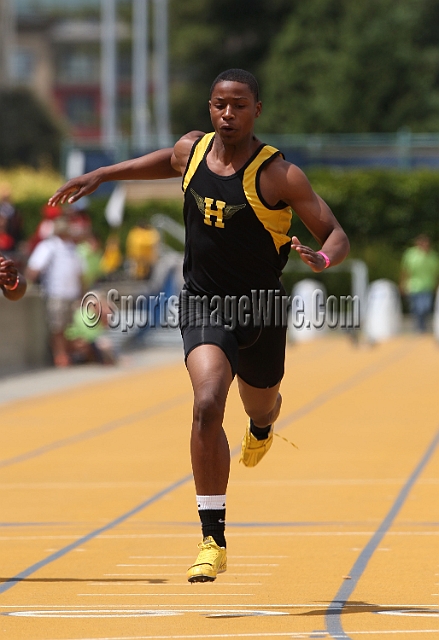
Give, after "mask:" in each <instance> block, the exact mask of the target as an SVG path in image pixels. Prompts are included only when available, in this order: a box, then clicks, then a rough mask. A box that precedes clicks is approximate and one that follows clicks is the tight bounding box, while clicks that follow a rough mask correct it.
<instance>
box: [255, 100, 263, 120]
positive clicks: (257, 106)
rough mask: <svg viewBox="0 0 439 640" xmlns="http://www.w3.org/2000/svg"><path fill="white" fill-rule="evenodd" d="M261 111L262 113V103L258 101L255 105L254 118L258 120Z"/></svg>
mask: <svg viewBox="0 0 439 640" xmlns="http://www.w3.org/2000/svg"><path fill="white" fill-rule="evenodd" d="M261 111H262V102H260V101H259V102H257V103H256V111H255V118H259V116H260V115H261Z"/></svg>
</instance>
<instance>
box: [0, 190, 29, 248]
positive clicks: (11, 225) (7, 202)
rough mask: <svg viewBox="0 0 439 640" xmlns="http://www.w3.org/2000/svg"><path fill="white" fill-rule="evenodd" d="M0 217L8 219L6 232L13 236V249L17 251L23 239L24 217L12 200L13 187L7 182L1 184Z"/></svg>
mask: <svg viewBox="0 0 439 640" xmlns="http://www.w3.org/2000/svg"><path fill="white" fill-rule="evenodd" d="M0 217H2V218H4V219H5V220H6V226H5V232H6V233H7V234H8V235H9V236H10V237H11V238H12V247H11V250H12V251H15V250H16V248H17V245H18V243H19V242H20V241H21V240H22V239H23V219H22V217H21V214H20V212H19V211H18V209H17V208H16V207H15V206H14V205H13V204H12V202H11V189H10V187H9V185H6V184H3V185H1V186H0Z"/></svg>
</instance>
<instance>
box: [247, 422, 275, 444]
mask: <svg viewBox="0 0 439 640" xmlns="http://www.w3.org/2000/svg"><path fill="white" fill-rule="evenodd" d="M270 429H271V424H269V425H268V427H257V426H256V425H254V424H253V420H252V419H251V418H250V433H252V434H253V435H254V437H255V438H256V440H266V439H267V438H268V436H269V434H270Z"/></svg>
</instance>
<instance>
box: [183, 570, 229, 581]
mask: <svg viewBox="0 0 439 640" xmlns="http://www.w3.org/2000/svg"><path fill="white" fill-rule="evenodd" d="M225 571H227V567H226V568H225V569H219V570H218V572H217V575H218V574H219V573H224V572H225ZM214 580H216V576H215V577H212V576H206V575H203V574H200V575H197V576H191V577H190V578H188V582H213V581H214Z"/></svg>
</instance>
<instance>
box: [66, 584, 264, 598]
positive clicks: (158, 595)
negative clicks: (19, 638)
mask: <svg viewBox="0 0 439 640" xmlns="http://www.w3.org/2000/svg"><path fill="white" fill-rule="evenodd" d="M160 586H161V585H160ZM180 586H181V585H180ZM221 586H222V585H221ZM246 586H247V585H246ZM76 595H77V596H83V597H91V598H100V597H101V596H102V597H104V598H115V597H129V598H132V597H137V596H142V597H146V598H170V597H180V596H183V597H184V598H188V597H190V598H192V597H193V596H194V593H77V594H76ZM254 595H255V594H254V593H198V592H197V598H199V597H200V596H206V597H212V596H213V597H214V598H216V597H217V596H227V597H229V596H237V597H239V598H242V597H243V596H254Z"/></svg>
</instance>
